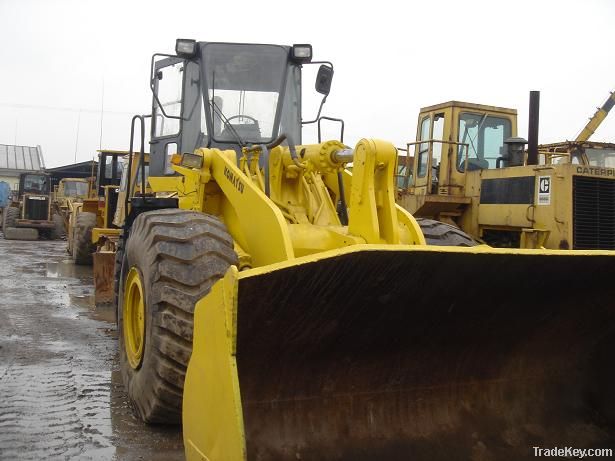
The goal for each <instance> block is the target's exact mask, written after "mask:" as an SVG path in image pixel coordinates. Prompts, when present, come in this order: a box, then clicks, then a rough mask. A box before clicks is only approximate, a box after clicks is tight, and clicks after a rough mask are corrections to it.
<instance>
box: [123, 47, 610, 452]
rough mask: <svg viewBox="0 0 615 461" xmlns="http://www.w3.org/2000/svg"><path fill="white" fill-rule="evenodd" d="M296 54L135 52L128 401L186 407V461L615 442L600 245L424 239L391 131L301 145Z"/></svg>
mask: <svg viewBox="0 0 615 461" xmlns="http://www.w3.org/2000/svg"><path fill="white" fill-rule="evenodd" d="M311 55H312V49H311V46H309V45H294V46H292V47H286V46H277V45H254V44H232V43H209V42H195V41H194V40H178V41H177V44H176V54H175V55H155V56H154V58H153V59H152V72H151V88H152V90H153V94H154V103H153V109H154V110H153V114H152V116H151V122H152V128H151V143H150V165H149V177H148V179H147V183H148V184H149V188H150V192H149V193H147V190H148V187H146V179H145V176H146V175H145V174H141V178H142V179H141V180H142V184H141V187H140V191H141V193H135V194H133V195H132V196H129V197H127V203H126V210H128V214H127V217H126V220H125V222H124V225H123V227H122V236H121V238H120V241H119V246H118V251H117V254H116V256H117V259H116V261H117V271H116V275H117V282H118V283H117V290H118V329H119V340H120V341H119V342H120V364H121V372H122V376H123V380H124V383H125V385H126V389H127V393H128V396H129V398H130V401H131V403H132V406H133V407H134V409H135V412H136V413H137V414H138V415H139V416H140V417H141V418H142V419H143V420H144V421H146V422H157V423H169V422H174V423H177V422H180V421H182V422H183V437H184V444H185V450H186V458H187V459H188V460H209V461H214V460H215V461H221V460H246V459H248V460H282V459H284V460H285V459H293V460H296V459H311V460H313V459H318V460H375V459H378V460H408V459H428V460H450V459H511V460H512V459H515V460H518V459H524V458H525V459H530V458H533V453H534V452H533V451H532V447H533V446H540V447H551V446H556V445H560V444H562V443H569V444H574V445H575V446H578V447H600V446H604V445H605V444H612V443H613V441H614V440H615V438H614V433H613V431H612V429H610V428H611V427H612V426H611V424H612V423H613V422H614V421H615V407H614V406H613V404H612V399H611V397H610V389H611V387H612V385H613V384H615V380H614V378H615V375H614V374H613V373H612V372H611V371H610V368H609V367H608V365H607V366H605V365H606V364H608V360H607V358H608V357H609V354H610V353H611V352H612V350H613V345H614V344H615V336H614V333H615V307H614V306H613V302H612V298H613V295H614V293H613V289H612V288H610V286H611V285H612V284H610V283H609V281H610V280H612V278H613V276H614V275H615V264H613V263H614V260H613V257H612V256H611V254H610V253H606V252H589V251H588V252H577V253H573V252H566V251H546V250H518V249H494V248H490V247H487V246H485V245H481V246H471V247H457V246H436V245H427V244H426V238H425V236H424V234H423V232H422V230H421V226H420V225H419V223H418V222H417V221H416V220H415V219H414V218H413V217H412V215H411V214H410V213H408V212H407V211H405V210H404V209H403V208H401V207H399V206H396V204H395V191H396V188H395V184H394V175H395V170H396V166H397V156H398V152H397V151H396V149H395V148H394V147H393V145H392V144H390V143H388V142H384V141H379V140H372V139H363V140H360V141H359V142H358V143H357V144H356V146H354V147H353V148H350V147H348V146H346V145H344V144H343V143H341V142H339V141H327V142H319V143H318V144H303V143H302V140H301V126H302V124H305V123H310V122H315V121H316V120H318V119H319V116H320V110H319V115H318V116H317V117H316V119H314V120H308V121H302V114H301V94H302V92H301V70H302V67H303V66H307V65H310V64H316V63H315V62H312V61H311V57H312V56H311ZM318 64H320V65H321V68H320V70H319V71H318V75H317V80H316V90H317V91H318V92H320V93H322V94H323V95H324V96H323V102H324V99H325V98H326V97H327V95H328V93H329V89H330V85H331V77H332V75H333V66H332V65H331V64H330V63H328V62H321V63H318ZM320 107H321V108H322V104H321V106H320ZM145 119H146V117H144V116H135V117H134V118H133V126H132V133H131V151H132V149H133V142H134V138H135V128H136V126H137V125H140V128H141V130H140V131H141V147H140V153H141V154H143V153H144V134H143V132H144V128H145ZM137 122H138V124H137ZM130 158H132V157H130ZM350 161H352V162H353V168H352V173H351V172H349V170H348V169H346V168H344V166H345V165H346V164H347V163H348V162H350ZM128 168H129V170H130V169H131V168H133V166H132V165H129V166H128ZM140 168H144V166H143V164H141V165H140ZM129 195H130V194H129ZM427 227H431V229H432V230H431V231H430V232H431V233H432V234H433V235H439V234H446V233H447V232H448V230H444V231H442V232H439V233H438V232H436V230H435V229H434V228H437V227H438V226H437V225H434V224H433V223H431V222H429V223H428V226H427ZM462 235H463V234H460V236H462ZM445 240H446V242H447V243H451V242H450V241H449V240H447V239H445ZM461 241H462V243H463V244H465V245H469V244H470V243H468V242H469V241H468V240H463V239H462V240H461Z"/></svg>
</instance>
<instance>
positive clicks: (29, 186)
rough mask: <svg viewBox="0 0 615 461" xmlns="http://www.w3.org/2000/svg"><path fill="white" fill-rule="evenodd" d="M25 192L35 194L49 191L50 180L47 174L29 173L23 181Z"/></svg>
mask: <svg viewBox="0 0 615 461" xmlns="http://www.w3.org/2000/svg"><path fill="white" fill-rule="evenodd" d="M23 188H24V192H29V193H35V194H47V193H49V181H48V180H47V176H44V175H38V174H27V175H26V176H25V177H24V182H23Z"/></svg>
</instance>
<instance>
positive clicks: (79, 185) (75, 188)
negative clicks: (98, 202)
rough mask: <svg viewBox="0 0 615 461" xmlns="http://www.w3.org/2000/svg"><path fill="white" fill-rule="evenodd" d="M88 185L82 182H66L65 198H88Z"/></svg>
mask: <svg viewBox="0 0 615 461" xmlns="http://www.w3.org/2000/svg"><path fill="white" fill-rule="evenodd" d="M87 195H88V183H87V182H82V181H66V182H65V183H64V196H65V197H82V198H84V197H87Z"/></svg>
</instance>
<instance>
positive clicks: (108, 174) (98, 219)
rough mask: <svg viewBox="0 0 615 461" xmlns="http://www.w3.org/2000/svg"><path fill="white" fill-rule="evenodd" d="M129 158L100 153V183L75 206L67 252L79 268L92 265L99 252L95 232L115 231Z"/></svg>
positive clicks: (70, 218)
mask: <svg viewBox="0 0 615 461" xmlns="http://www.w3.org/2000/svg"><path fill="white" fill-rule="evenodd" d="M125 156H126V152H124V151H114V150H101V151H99V152H98V167H97V171H96V183H95V184H94V185H93V187H92V188H91V190H90V191H89V193H88V197H87V198H85V199H83V200H82V201H81V202H75V203H73V204H72V206H71V210H70V215H69V219H68V232H67V234H68V242H67V251H68V253H69V254H70V255H71V257H72V259H73V261H75V263H76V264H81V265H91V264H92V261H93V258H92V255H93V253H94V252H95V251H96V241H94V242H93V241H92V232H93V230H94V229H95V228H110V227H112V225H111V222H112V221H113V216H114V212H115V207H116V204H117V197H118V193H119V185H120V180H121V176H122V158H123V157H125ZM117 233H118V234H119V231H118V232H117Z"/></svg>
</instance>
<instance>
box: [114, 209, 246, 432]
mask: <svg viewBox="0 0 615 461" xmlns="http://www.w3.org/2000/svg"><path fill="white" fill-rule="evenodd" d="M237 263H238V260H237V255H236V253H235V251H234V250H233V240H232V238H231V237H230V235H229V234H228V232H227V231H226V228H225V227H224V224H222V222H220V220H218V219H217V218H215V217H213V216H209V215H206V214H203V213H199V212H193V211H187V210H179V209H164V210H157V211H150V212H145V213H142V214H141V215H139V216H138V217H137V219H135V221H134V224H133V226H132V229H131V230H130V234H129V236H128V239H127V240H126V242H125V253H124V255H123V256H122V268H121V269H120V271H119V274H120V284H119V299H118V301H119V309H118V329H119V342H120V369H121V373H122V378H123V380H124V384H125V386H126V389H127V393H128V396H129V399H130V401H131V403H132V406H133V408H134V410H135V412H136V413H137V414H138V416H139V417H140V418H141V419H143V420H144V421H145V422H149V423H166V424H177V423H180V422H181V408H182V397H183V387H184V379H185V374H186V368H187V366H188V360H189V359H190V355H191V353H192V332H193V316H194V306H195V304H196V302H197V301H198V300H200V299H201V298H203V297H204V296H205V295H206V294H207V293H208V292H209V291H210V289H211V287H212V285H213V284H214V283H215V282H216V281H217V280H219V279H220V278H222V277H223V276H224V274H225V273H226V271H227V270H228V268H229V267H230V266H231V265H232V264H235V265H236V264H237ZM134 280H137V283H135V282H134ZM137 284H138V285H137ZM136 286H137V288H135V287H136ZM138 290H141V291H138ZM135 292H136V293H137V295H136V298H134V297H133V296H135V295H134V293H135ZM141 296H142V297H141ZM135 299H138V300H141V299H144V302H141V301H134V300H135ZM131 306H142V307H141V308H142V309H143V311H141V312H140V313H139V314H137V315H135V310H139V309H137V308H134V307H131ZM142 318H143V319H144V322H143V320H140V319H142ZM143 324H144V326H143ZM135 325H137V329H138V328H142V330H139V332H137V334H134V333H131V332H134V331H135ZM135 338H142V340H135ZM131 341H132V346H134V345H135V343H137V344H139V347H131ZM135 351H138V353H137V354H135ZM139 351H140V352H139Z"/></svg>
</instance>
